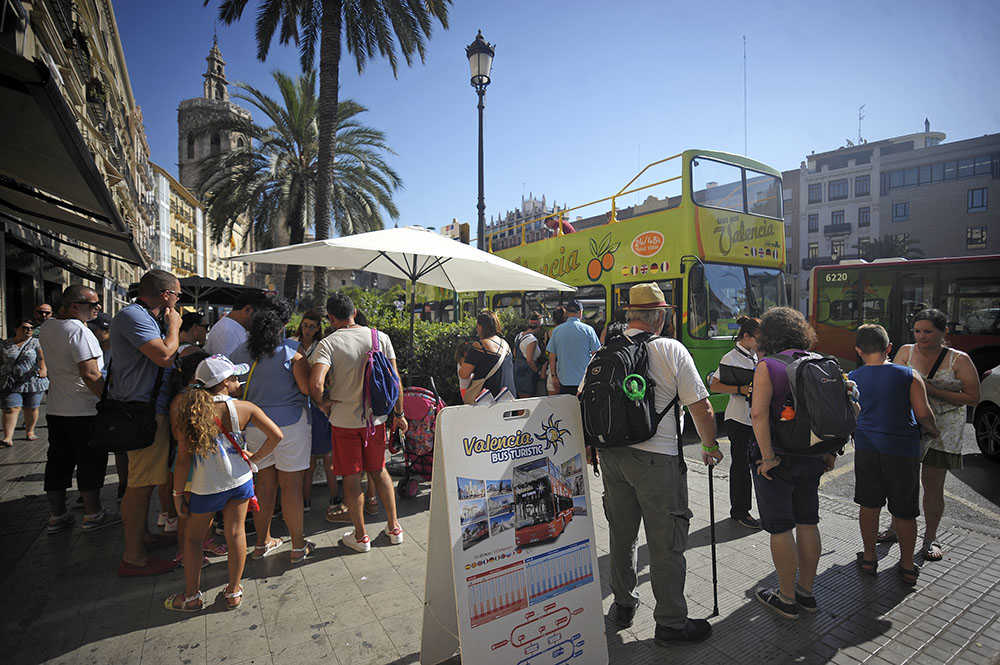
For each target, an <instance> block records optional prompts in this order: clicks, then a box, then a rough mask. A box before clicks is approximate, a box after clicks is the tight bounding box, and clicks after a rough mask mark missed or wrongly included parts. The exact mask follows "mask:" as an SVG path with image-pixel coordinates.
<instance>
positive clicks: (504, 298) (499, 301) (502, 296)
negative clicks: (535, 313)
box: [493, 293, 524, 316]
mask: <svg viewBox="0 0 1000 665" xmlns="http://www.w3.org/2000/svg"><path fill="white" fill-rule="evenodd" d="M523 302H524V294H523V293H498V294H496V295H495V296H493V311H494V312H499V311H500V310H502V309H512V310H514V314H516V315H518V316H520V315H521V305H522V303H523Z"/></svg>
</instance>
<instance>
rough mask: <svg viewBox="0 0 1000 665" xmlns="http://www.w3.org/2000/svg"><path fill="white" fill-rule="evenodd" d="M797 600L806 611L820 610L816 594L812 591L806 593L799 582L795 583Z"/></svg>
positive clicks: (800, 607)
mask: <svg viewBox="0 0 1000 665" xmlns="http://www.w3.org/2000/svg"><path fill="white" fill-rule="evenodd" d="M795 602H796V603H798V605H799V609H801V610H805V611H806V612H810V613H812V612H816V611H818V610H819V608H818V607H816V596H814V595H812V594H811V593H806V592H805V591H803V590H802V589H801V588H800V587H799V585H798V584H796V585H795Z"/></svg>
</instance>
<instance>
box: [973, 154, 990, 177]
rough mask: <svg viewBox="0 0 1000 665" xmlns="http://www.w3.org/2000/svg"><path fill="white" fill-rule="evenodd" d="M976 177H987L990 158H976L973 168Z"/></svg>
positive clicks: (986, 156)
mask: <svg viewBox="0 0 1000 665" xmlns="http://www.w3.org/2000/svg"><path fill="white" fill-rule="evenodd" d="M975 174H976V175H989V174H990V156H989V155H982V156H981V157H976V166H975Z"/></svg>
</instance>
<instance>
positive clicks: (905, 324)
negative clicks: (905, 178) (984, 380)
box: [809, 255, 1000, 375]
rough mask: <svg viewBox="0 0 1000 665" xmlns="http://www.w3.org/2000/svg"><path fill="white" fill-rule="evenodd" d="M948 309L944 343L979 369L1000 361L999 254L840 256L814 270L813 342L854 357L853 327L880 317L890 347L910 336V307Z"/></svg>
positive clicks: (846, 358) (843, 357)
mask: <svg viewBox="0 0 1000 665" xmlns="http://www.w3.org/2000/svg"><path fill="white" fill-rule="evenodd" d="M927 307H936V308H937V309H940V310H941V311H942V312H944V313H945V314H946V315H947V316H948V338H947V344H948V346H951V347H953V348H956V349H961V350H962V351H965V352H966V353H968V354H969V355H970V356H971V357H972V362H973V363H974V364H975V365H976V369H978V370H979V373H980V375H982V374H983V373H984V372H986V371H987V370H989V369H992V368H993V367H996V366H997V365H1000V255H992V256H966V257H955V258H940V259H916V260H906V259H876V260H874V261H872V262H867V261H863V260H857V259H854V260H848V261H841V262H840V263H839V264H837V265H828V266H817V267H816V268H813V271H812V298H811V300H810V313H809V319H810V323H812V325H813V327H814V328H815V329H816V334H817V336H818V337H819V343H818V345H817V350H818V351H820V352H822V353H828V354H830V355H834V356H836V357H837V358H838V359H840V361H841V363H842V364H843V366H844V367H845V368H848V367H850V368H853V367H855V366H856V365H857V362H858V360H857V356H856V355H855V352H854V334H855V331H856V330H857V328H858V326H859V325H861V324H862V323H880V324H882V325H883V326H885V329H886V330H887V331H888V332H889V339H891V340H892V344H893V347H894V349H898V348H899V347H901V346H902V345H903V344H909V343H912V342H913V328H912V319H913V315H914V314H915V313H916V312H918V311H920V310H921V309H924V308H927Z"/></svg>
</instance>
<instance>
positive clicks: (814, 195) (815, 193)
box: [809, 182, 823, 203]
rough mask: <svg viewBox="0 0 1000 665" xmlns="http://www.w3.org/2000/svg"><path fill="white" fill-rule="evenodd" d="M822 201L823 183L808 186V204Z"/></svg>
mask: <svg viewBox="0 0 1000 665" xmlns="http://www.w3.org/2000/svg"><path fill="white" fill-rule="evenodd" d="M822 201H823V183H821V182H817V183H814V184H812V185H809V203H820V202H822Z"/></svg>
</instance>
